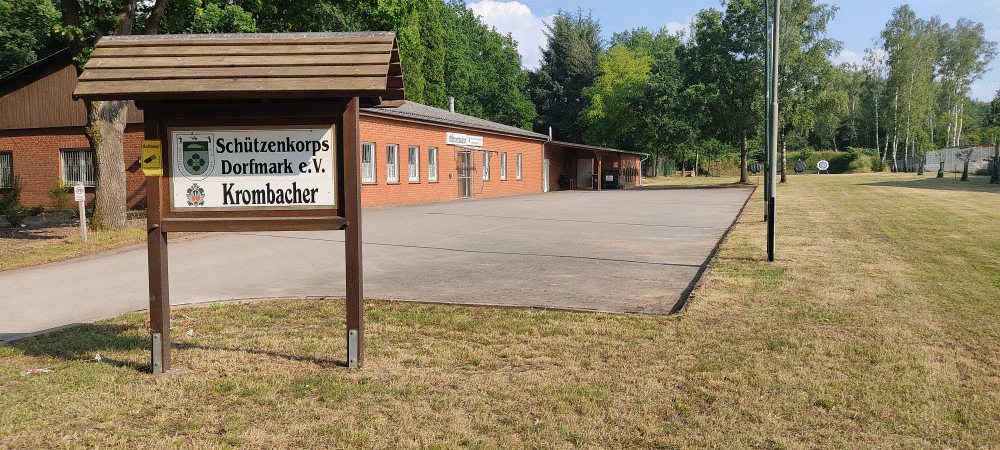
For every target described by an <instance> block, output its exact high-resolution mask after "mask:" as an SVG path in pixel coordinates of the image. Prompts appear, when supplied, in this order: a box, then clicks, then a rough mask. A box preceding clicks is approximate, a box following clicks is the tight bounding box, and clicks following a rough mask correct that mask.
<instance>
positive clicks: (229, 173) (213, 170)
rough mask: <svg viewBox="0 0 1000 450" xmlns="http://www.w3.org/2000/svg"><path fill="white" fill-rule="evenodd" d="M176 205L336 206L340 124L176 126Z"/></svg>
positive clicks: (173, 164) (173, 186) (173, 140)
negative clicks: (256, 127) (244, 127)
mask: <svg viewBox="0 0 1000 450" xmlns="http://www.w3.org/2000/svg"><path fill="white" fill-rule="evenodd" d="M170 145H172V146H173V151H172V152H171V154H172V155H173V161H171V162H170V164H171V169H172V170H171V182H170V189H171V194H170V196H171V202H170V203H171V205H170V206H171V208H172V209H174V210H185V209H191V210H194V209H232V208H241V209H303V208H314V207H320V206H322V207H331V206H333V207H336V206H337V192H336V184H335V179H334V176H335V174H336V170H335V166H334V164H335V163H336V142H335V140H334V129H333V127H330V128H312V129H277V130H272V129H262V130H253V129H248V130H172V131H171V132H170Z"/></svg>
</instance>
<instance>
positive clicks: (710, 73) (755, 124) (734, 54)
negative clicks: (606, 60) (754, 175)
mask: <svg viewBox="0 0 1000 450" xmlns="http://www.w3.org/2000/svg"><path fill="white" fill-rule="evenodd" d="M764 21H765V18H764V11H763V3H760V2H755V1H752V0H731V1H729V2H728V3H727V4H726V12H725V15H723V14H722V13H721V12H719V11H716V10H714V9H709V10H703V11H701V12H699V13H698V16H697V19H696V23H695V27H694V28H695V31H694V36H693V38H694V42H693V43H694V44H695V45H692V46H689V47H688V51H687V52H685V57H684V58H683V60H684V63H685V68H684V71H685V75H686V77H687V85H688V86H690V88H689V90H693V91H697V92H699V95H700V96H702V99H703V101H704V103H705V104H706V112H707V116H708V120H707V121H706V124H705V126H704V127H703V128H704V131H703V132H704V133H705V136H706V137H716V138H718V139H719V140H720V141H722V142H733V143H736V144H737V145H738V146H739V148H740V182H742V183H746V182H748V181H749V174H748V173H747V167H746V165H747V151H748V140H749V139H750V138H752V137H753V136H754V134H755V133H756V132H757V131H758V130H760V128H761V125H762V124H763V121H764V115H763V109H764V105H763V100H764V96H763V93H764V70H763V69H764V46H765V39H764V35H765V33H764V30H765V29H766V26H765V23H764Z"/></svg>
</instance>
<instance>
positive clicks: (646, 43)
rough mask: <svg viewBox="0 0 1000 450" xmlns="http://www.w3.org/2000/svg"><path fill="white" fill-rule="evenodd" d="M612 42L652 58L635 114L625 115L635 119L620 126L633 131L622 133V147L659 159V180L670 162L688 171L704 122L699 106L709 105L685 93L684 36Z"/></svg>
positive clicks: (662, 34)
mask: <svg viewBox="0 0 1000 450" xmlns="http://www.w3.org/2000/svg"><path fill="white" fill-rule="evenodd" d="M611 43H612V48H613V49H614V48H616V47H618V46H623V47H626V48H629V49H633V50H634V51H636V52H638V51H640V50H641V51H642V52H643V54H645V53H648V54H649V56H650V58H651V62H650V67H649V76H648V77H647V78H648V79H647V81H646V83H645V86H642V87H640V88H638V90H637V91H635V92H634V93H633V94H631V95H630V97H631V98H630V101H631V105H629V107H630V109H629V110H625V111H623V112H622V113H621V114H623V115H628V114H630V115H631V117H626V118H625V119H623V120H622V121H621V122H620V123H628V124H630V129H623V130H622V131H621V132H620V133H621V134H622V139H620V140H619V141H620V143H619V144H618V145H620V146H621V147H623V148H628V149H633V150H638V151H642V152H646V153H649V154H650V155H651V156H652V157H653V159H652V163H653V176H659V175H660V172H659V171H660V169H661V168H662V164H661V162H662V160H663V159H664V158H671V159H672V160H674V161H677V162H678V163H680V164H681V166H682V167H683V165H684V161H685V160H686V158H685V155H686V154H687V151H688V150H689V149H691V148H694V147H696V146H695V145H694V140H695V138H696V136H697V130H698V126H699V124H700V123H701V122H700V121H699V119H700V118H701V117H702V116H701V112H702V111H701V110H699V107H701V106H703V105H702V104H701V103H698V101H699V100H700V98H699V97H697V96H693V95H690V93H688V92H686V91H685V85H684V76H683V74H682V73H681V70H680V60H679V57H678V52H679V51H680V49H681V48H682V47H683V45H682V43H681V39H680V36H679V35H676V34H672V33H670V32H669V31H667V30H666V29H661V30H660V31H659V32H658V33H656V34H653V33H650V32H649V31H647V30H646V29H644V28H639V29H636V30H632V31H627V32H624V33H616V34H615V35H614V36H613V37H612V39H611ZM702 147H704V146H702ZM699 148H701V147H699ZM706 148H707V147H706Z"/></svg>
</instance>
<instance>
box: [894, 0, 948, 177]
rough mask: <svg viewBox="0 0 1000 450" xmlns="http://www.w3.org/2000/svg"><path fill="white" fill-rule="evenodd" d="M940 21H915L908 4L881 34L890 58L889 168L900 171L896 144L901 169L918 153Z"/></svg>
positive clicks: (928, 108) (931, 91) (929, 100)
mask: <svg viewBox="0 0 1000 450" xmlns="http://www.w3.org/2000/svg"><path fill="white" fill-rule="evenodd" d="M939 28H940V21H939V20H938V19H937V18H934V19H932V20H931V21H929V22H928V21H924V20H922V19H918V18H917V17H916V15H915V14H914V13H913V11H912V10H910V8H909V6H908V5H903V6H900V7H899V8H896V10H895V11H893V15H892V19H891V20H890V21H889V22H888V23H887V24H886V28H885V30H884V31H882V39H883V41H884V47H883V48H884V49H885V51H886V53H888V56H889V79H888V89H889V91H890V93H891V95H892V109H893V115H892V160H891V161H890V165H891V167H892V169H893V170H894V171H895V170H899V168H898V167H897V160H899V152H898V149H899V144H900V143H902V145H903V156H904V157H907V158H906V159H904V160H903V161H904V167H903V170H908V169H909V165H908V164H906V161H908V158H909V157H910V156H913V155H915V154H916V153H917V148H916V146H915V144H916V142H917V140H918V138H919V137H921V135H922V134H923V131H924V130H925V128H924V124H925V123H926V118H927V117H929V115H930V114H931V107H932V105H933V99H934V96H935V90H936V87H937V86H936V85H935V84H934V64H935V62H936V61H937V56H938V48H939V45H940V39H939V38H938V35H937V33H938V32H939Z"/></svg>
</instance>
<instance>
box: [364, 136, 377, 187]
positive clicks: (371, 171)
mask: <svg viewBox="0 0 1000 450" xmlns="http://www.w3.org/2000/svg"><path fill="white" fill-rule="evenodd" d="M361 182H362V183H374V182H375V143H374V142H362V143H361Z"/></svg>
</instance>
